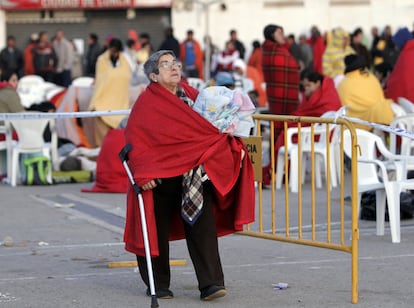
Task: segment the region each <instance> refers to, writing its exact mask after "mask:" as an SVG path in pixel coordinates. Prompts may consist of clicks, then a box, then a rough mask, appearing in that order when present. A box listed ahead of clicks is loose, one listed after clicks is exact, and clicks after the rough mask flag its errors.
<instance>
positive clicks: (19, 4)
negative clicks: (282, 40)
mask: <svg viewBox="0 0 414 308" xmlns="http://www.w3.org/2000/svg"><path fill="white" fill-rule="evenodd" d="M413 21H414V1H412V0H0V47H2V46H4V44H5V37H6V36H7V35H10V34H12V35H15V36H16V38H17V42H18V46H21V47H23V46H24V44H25V43H26V42H27V40H28V38H29V36H30V34H31V33H33V32H39V31H43V30H47V31H48V32H50V35H51V36H52V35H53V34H54V32H55V31H56V30H58V29H63V30H65V32H66V36H67V37H68V38H70V39H81V40H85V41H86V38H87V36H88V34H89V33H90V32H95V33H97V34H98V35H99V36H100V38H102V39H101V41H102V40H103V38H105V37H106V36H107V35H109V34H110V35H113V36H116V37H119V38H120V39H122V40H123V41H125V39H126V37H127V32H128V30H130V29H134V30H136V31H137V32H138V33H141V32H147V33H149V34H150V35H151V37H152V42H153V46H154V47H155V48H157V47H158V46H159V44H160V43H161V41H162V40H163V29H164V28H165V27H166V26H169V25H172V26H173V28H174V33H175V36H176V37H177V38H178V39H179V40H180V41H181V40H183V39H184V38H185V36H186V32H187V30H188V29H192V30H194V36H195V38H196V39H197V40H198V41H199V42H201V43H203V38H204V36H205V35H206V34H208V35H210V36H211V38H212V41H213V43H214V44H215V45H217V46H218V47H219V48H224V44H225V42H226V41H227V40H228V39H229V31H230V30H231V29H236V30H237V32H238V36H239V39H240V40H241V41H242V42H243V43H244V44H245V46H246V48H247V49H248V50H249V48H250V47H251V43H252V42H253V40H259V41H262V40H263V34H262V32H263V28H264V27H265V26H266V25H267V24H269V23H274V24H278V25H281V26H283V27H284V29H285V33H286V34H289V33H293V34H296V35H297V36H298V35H299V34H302V33H304V34H309V29H310V27H311V26H312V25H317V26H318V27H319V29H320V30H321V31H322V32H325V31H329V30H330V29H332V28H334V27H337V26H342V27H343V28H344V29H345V30H347V31H349V32H352V31H353V30H354V29H355V28H357V27H361V28H362V29H363V30H364V33H365V35H366V36H367V39H368V40H369V39H370V29H371V28H372V27H373V26H377V27H378V28H379V30H380V32H381V31H382V29H383V28H384V26H385V25H390V26H391V27H392V30H393V31H396V30H397V29H398V28H399V27H408V28H409V29H410V31H411V30H412V24H413Z"/></svg>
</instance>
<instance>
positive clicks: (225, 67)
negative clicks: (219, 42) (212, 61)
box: [217, 41, 240, 72]
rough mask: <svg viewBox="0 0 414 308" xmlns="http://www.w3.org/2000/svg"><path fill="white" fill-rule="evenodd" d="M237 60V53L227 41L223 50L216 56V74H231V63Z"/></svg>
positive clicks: (238, 56) (238, 55)
mask: <svg viewBox="0 0 414 308" xmlns="http://www.w3.org/2000/svg"><path fill="white" fill-rule="evenodd" d="M239 58H240V54H239V51H238V50H237V49H236V48H235V47H234V44H233V43H232V42H231V41H228V42H227V43H226V47H225V48H224V50H223V51H222V52H220V53H219V54H218V55H217V72H231V71H232V70H233V62H234V61H236V60H237V59H239Z"/></svg>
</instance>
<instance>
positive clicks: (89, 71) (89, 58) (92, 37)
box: [85, 33, 101, 77]
mask: <svg viewBox="0 0 414 308" xmlns="http://www.w3.org/2000/svg"><path fill="white" fill-rule="evenodd" d="M100 53H101V47H100V46H99V43H98V35H97V34H96V33H89V36H88V51H87V52H86V58H85V75H86V76H89V77H95V69H96V61H98V57H99V55H100Z"/></svg>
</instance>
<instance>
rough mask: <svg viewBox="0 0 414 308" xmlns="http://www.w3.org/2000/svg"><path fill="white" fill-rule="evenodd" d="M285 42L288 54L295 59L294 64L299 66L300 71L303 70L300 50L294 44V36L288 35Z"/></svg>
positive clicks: (303, 64) (303, 65)
mask: <svg viewBox="0 0 414 308" xmlns="http://www.w3.org/2000/svg"><path fill="white" fill-rule="evenodd" d="M286 42H287V45H288V50H289V52H290V54H291V55H292V56H293V57H294V58H295V60H296V62H297V63H298V64H299V67H300V70H301V71H302V70H303V69H304V68H305V63H304V61H303V55H302V50H301V49H300V47H299V45H298V44H297V43H296V39H295V35H294V34H289V35H288V36H287V39H286Z"/></svg>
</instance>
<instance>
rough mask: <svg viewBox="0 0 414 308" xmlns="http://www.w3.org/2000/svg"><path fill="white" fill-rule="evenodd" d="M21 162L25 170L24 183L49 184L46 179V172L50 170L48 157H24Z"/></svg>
mask: <svg viewBox="0 0 414 308" xmlns="http://www.w3.org/2000/svg"><path fill="white" fill-rule="evenodd" d="M23 163H24V166H25V170H26V178H25V179H24V181H23V184H24V185H49V184H51V183H49V182H48V181H47V174H48V173H49V172H50V170H51V162H50V159H49V157H46V156H37V157H30V158H26V159H25V160H24V162H23Z"/></svg>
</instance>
